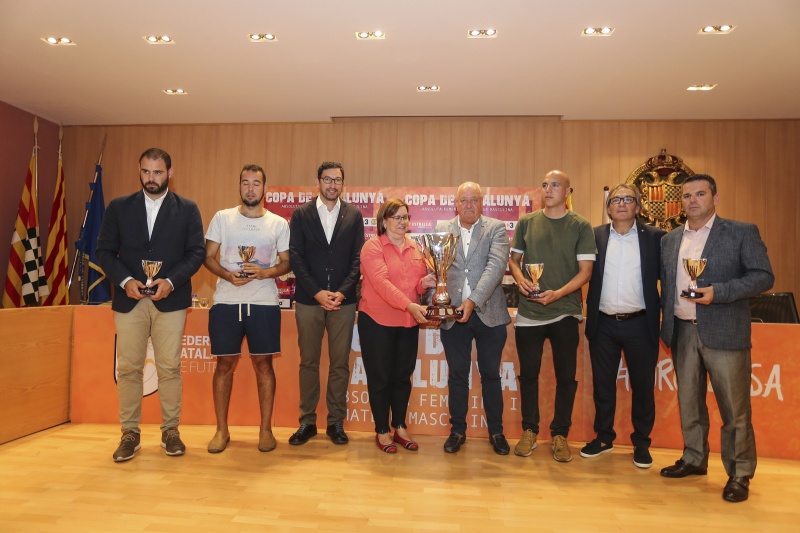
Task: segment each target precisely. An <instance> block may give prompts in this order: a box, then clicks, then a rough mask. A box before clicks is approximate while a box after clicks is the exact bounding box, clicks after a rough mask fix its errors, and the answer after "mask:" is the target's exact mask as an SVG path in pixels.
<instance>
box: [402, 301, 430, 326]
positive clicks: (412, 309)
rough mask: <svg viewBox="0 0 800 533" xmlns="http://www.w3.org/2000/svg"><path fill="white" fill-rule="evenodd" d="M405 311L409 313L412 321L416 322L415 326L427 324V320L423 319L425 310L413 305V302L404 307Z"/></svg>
mask: <svg viewBox="0 0 800 533" xmlns="http://www.w3.org/2000/svg"><path fill="white" fill-rule="evenodd" d="M406 311H408V312H409V313H411V316H413V317H414V320H416V321H417V324H427V323H428V320H427V319H426V318H425V309H424V308H423V307H422V306H421V305H419V304H415V303H414V302H409V304H408V305H407V306H406Z"/></svg>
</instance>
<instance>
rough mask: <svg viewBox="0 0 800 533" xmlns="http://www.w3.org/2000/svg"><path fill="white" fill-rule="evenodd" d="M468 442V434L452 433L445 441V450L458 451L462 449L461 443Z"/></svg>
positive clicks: (448, 451) (449, 451)
mask: <svg viewBox="0 0 800 533" xmlns="http://www.w3.org/2000/svg"><path fill="white" fill-rule="evenodd" d="M465 442H467V437H466V435H459V434H458V433H450V436H449V437H447V440H446V441H444V451H446V452H447V453H456V452H457V451H458V450H460V449H461V445H462V444H464V443H465Z"/></svg>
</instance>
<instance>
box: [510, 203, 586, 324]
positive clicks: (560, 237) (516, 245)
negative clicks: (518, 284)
mask: <svg viewBox="0 0 800 533" xmlns="http://www.w3.org/2000/svg"><path fill="white" fill-rule="evenodd" d="M511 250H512V251H517V252H522V254H523V257H522V264H523V265H524V264H525V263H544V270H543V271H542V277H541V278H540V279H539V286H540V287H541V290H542V291H547V290H556V289H560V288H561V287H563V286H564V285H566V284H567V283H568V282H569V280H571V279H572V278H574V277H575V275H576V274H577V273H578V258H577V257H578V255H587V254H590V255H596V254H597V247H596V246H595V242H594V232H593V231H592V225H591V224H590V223H589V221H588V220H586V219H585V218H583V217H582V216H580V215H579V214H577V213H575V212H574V211H567V214H566V215H564V216H563V217H561V218H548V217H546V216H545V214H544V211H542V210H539V211H535V212H533V213H529V214H527V215H524V216H523V217H522V218H520V219H519V222H518V223H517V227H516V229H515V230H514V239H513V240H512V241H511ZM523 272H524V269H523ZM518 313H519V314H521V315H522V316H524V317H525V318H528V319H531V320H539V321H546V320H553V319H555V318H558V317H559V316H562V315H580V314H581V313H582V310H581V302H580V290H576V291H575V292H573V293H572V294H568V295H567V296H565V297H563V298H561V299H560V300H556V301H555V302H553V303H551V304H549V305H546V306H545V305H541V304H538V303H534V302H529V301H528V299H527V298H525V297H524V296H522V295H520V299H519V309H518Z"/></svg>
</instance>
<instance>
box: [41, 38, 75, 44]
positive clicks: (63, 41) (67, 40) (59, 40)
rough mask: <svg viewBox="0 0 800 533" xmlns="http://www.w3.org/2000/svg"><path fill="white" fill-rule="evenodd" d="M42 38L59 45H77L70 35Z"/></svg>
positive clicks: (48, 42)
mask: <svg viewBox="0 0 800 533" xmlns="http://www.w3.org/2000/svg"><path fill="white" fill-rule="evenodd" d="M42 40H43V41H44V42H46V43H47V44H52V45H57V44H63V45H75V43H74V42H73V41H72V39H70V38H69V37H42Z"/></svg>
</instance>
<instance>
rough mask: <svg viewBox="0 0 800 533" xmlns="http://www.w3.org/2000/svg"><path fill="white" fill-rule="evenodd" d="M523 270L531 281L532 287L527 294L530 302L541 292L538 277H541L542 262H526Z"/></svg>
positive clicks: (542, 270)
mask: <svg viewBox="0 0 800 533" xmlns="http://www.w3.org/2000/svg"><path fill="white" fill-rule="evenodd" d="M525 272H526V273H527V274H528V276H529V277H530V278H531V281H532V282H533V289H532V290H531V293H530V294H529V295H528V296H527V298H528V301H529V302H532V301H533V300H535V299H537V298H538V297H539V295H540V294H541V293H542V289H541V288H540V287H539V279H540V278H541V277H542V272H544V263H526V264H525Z"/></svg>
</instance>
